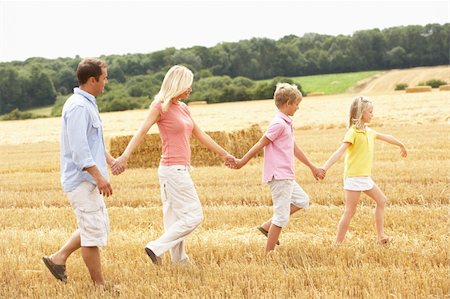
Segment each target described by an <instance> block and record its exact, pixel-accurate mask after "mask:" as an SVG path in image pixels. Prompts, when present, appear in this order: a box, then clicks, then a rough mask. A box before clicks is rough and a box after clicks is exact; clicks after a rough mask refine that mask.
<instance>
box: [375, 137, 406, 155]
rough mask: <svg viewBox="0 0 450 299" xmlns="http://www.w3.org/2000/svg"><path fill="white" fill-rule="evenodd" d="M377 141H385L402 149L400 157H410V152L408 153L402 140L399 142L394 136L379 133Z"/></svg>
mask: <svg viewBox="0 0 450 299" xmlns="http://www.w3.org/2000/svg"><path fill="white" fill-rule="evenodd" d="M377 139H380V140H383V141H385V142H387V143H390V144H393V145H397V146H398V147H399V148H400V155H401V156H402V157H406V156H407V155H408V152H407V151H406V148H405V146H404V145H403V143H401V142H400V140H398V139H397V138H395V137H394V136H392V135H385V134H380V133H377Z"/></svg>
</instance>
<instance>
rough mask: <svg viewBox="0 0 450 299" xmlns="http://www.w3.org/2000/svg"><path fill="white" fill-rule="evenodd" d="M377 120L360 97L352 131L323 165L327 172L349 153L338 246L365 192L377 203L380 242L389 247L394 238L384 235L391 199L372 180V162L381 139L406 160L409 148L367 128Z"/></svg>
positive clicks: (354, 107)
mask: <svg viewBox="0 0 450 299" xmlns="http://www.w3.org/2000/svg"><path fill="white" fill-rule="evenodd" d="M372 117H373V105H372V103H371V102H370V101H369V100H368V99H367V98H365V97H363V96H358V97H356V98H355V99H354V100H353V103H352V104H351V106H350V117H349V129H348V131H347V133H346V134H345V137H344V140H343V142H342V144H341V146H340V147H339V148H338V149H337V150H336V151H335V152H334V153H333V154H332V155H331V156H330V158H329V159H328V160H327V162H326V163H325V164H324V165H323V167H322V168H323V169H324V170H325V171H327V170H328V169H329V168H330V167H331V166H332V165H333V164H334V163H335V162H336V161H337V160H338V159H339V158H340V157H341V156H342V154H343V153H344V152H345V153H346V154H345V170H344V193H345V210H344V214H343V215H342V217H341V220H340V221H339V225H338V232H337V235H336V242H335V245H339V244H340V243H342V241H343V240H344V238H345V234H346V233H347V230H348V227H349V225H350V221H351V219H352V217H353V215H354V214H355V212H356V206H357V204H358V202H359V198H360V195H361V191H363V192H364V193H366V194H367V195H368V196H369V197H371V198H373V200H375V202H376V204H377V207H376V209H375V225H376V229H377V235H378V243H380V244H386V243H388V242H389V241H390V238H389V237H388V236H387V235H386V234H385V233H384V226H383V222H384V207H385V205H386V201H387V198H386V196H385V195H384V193H383V191H381V190H380V188H378V186H377V185H376V184H375V183H374V181H372V179H371V177H370V176H371V173H372V160H373V148H374V141H375V139H380V140H383V141H385V142H388V143H390V144H394V145H397V146H398V147H400V154H401V156H402V157H406V155H407V152H406V148H405V146H404V145H403V144H402V143H401V142H400V141H399V140H398V139H396V138H395V137H393V136H391V135H384V134H380V133H378V132H375V131H374V130H372V129H370V128H368V127H367V125H366V124H368V123H370V120H371V119H372Z"/></svg>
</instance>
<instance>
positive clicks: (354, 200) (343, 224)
mask: <svg viewBox="0 0 450 299" xmlns="http://www.w3.org/2000/svg"><path fill="white" fill-rule="evenodd" d="M344 192H345V210H344V214H342V217H341V220H340V221H339V224H338V231H337V234H336V242H335V244H336V245H337V244H340V243H342V241H344V238H345V234H346V233H347V230H348V227H349V225H350V221H351V220H352V217H353V215H355V212H356V207H357V205H358V203H359V197H360V195H361V191H350V190H344Z"/></svg>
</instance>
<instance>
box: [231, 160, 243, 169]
mask: <svg viewBox="0 0 450 299" xmlns="http://www.w3.org/2000/svg"><path fill="white" fill-rule="evenodd" d="M244 165H245V163H244V162H242V159H236V166H235V167H234V168H235V169H241V168H242V166H244Z"/></svg>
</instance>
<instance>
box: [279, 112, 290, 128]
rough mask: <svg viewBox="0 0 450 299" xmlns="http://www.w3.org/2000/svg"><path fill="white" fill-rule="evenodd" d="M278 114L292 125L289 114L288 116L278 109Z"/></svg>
mask: <svg viewBox="0 0 450 299" xmlns="http://www.w3.org/2000/svg"><path fill="white" fill-rule="evenodd" d="M277 116H279V117H280V118H282V119H284V121H285V122H287V123H288V124H289V125H292V118H290V117H289V116H287V115H286V114H284V113H283V112H281V111H278V112H277Z"/></svg>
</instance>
